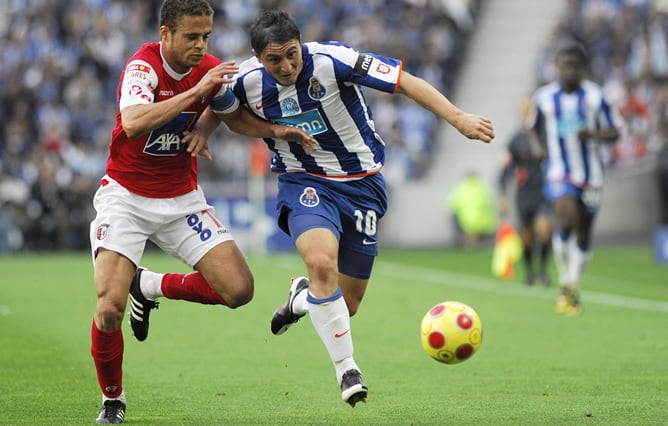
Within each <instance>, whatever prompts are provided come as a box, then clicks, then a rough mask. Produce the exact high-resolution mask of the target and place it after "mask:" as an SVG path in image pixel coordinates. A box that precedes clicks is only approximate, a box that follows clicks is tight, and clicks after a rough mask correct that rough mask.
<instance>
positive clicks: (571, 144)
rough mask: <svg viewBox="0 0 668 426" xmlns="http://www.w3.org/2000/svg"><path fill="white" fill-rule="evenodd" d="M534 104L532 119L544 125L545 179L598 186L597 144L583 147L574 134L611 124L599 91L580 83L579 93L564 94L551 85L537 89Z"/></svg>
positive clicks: (600, 180) (600, 167) (600, 181)
mask: <svg viewBox="0 0 668 426" xmlns="http://www.w3.org/2000/svg"><path fill="white" fill-rule="evenodd" d="M534 101H535V107H536V109H537V113H536V118H537V119H542V120H544V126H545V138H546V143H547V151H548V158H547V163H546V179H547V180H549V181H563V180H565V181H568V182H570V183H572V184H574V185H577V186H592V187H601V186H602V185H603V171H604V170H603V168H604V165H603V159H602V157H601V152H600V146H599V143H598V141H595V140H590V141H588V142H587V143H584V144H583V143H581V142H580V140H579V139H578V137H577V131H578V130H579V129H581V128H584V127H586V128H587V129H589V130H590V131H592V132H593V131H595V130H597V129H601V128H610V127H613V126H614V125H615V123H614V114H612V112H611V111H609V110H608V103H607V101H606V100H605V97H604V95H603V92H602V90H601V88H600V87H599V86H598V85H596V84H595V83H593V82H590V81H583V82H582V84H581V89H580V90H579V91H576V92H574V93H565V92H564V91H563V90H562V89H561V86H560V85H559V84H558V83H556V82H553V83H550V84H548V85H546V86H543V87H541V88H540V89H538V90H537V91H536V93H535V95H534ZM534 124H537V123H534Z"/></svg>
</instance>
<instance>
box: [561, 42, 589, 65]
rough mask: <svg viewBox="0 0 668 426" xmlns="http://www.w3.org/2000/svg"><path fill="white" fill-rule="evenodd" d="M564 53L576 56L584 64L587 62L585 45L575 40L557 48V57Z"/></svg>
mask: <svg viewBox="0 0 668 426" xmlns="http://www.w3.org/2000/svg"><path fill="white" fill-rule="evenodd" d="M563 55H573V56H576V57H577V58H578V59H579V60H580V61H581V62H582V63H583V64H586V63H587V51H586V50H585V48H584V46H583V45H582V44H580V43H578V42H575V41H567V42H564V43H562V44H561V45H559V47H558V48H557V57H560V56H563Z"/></svg>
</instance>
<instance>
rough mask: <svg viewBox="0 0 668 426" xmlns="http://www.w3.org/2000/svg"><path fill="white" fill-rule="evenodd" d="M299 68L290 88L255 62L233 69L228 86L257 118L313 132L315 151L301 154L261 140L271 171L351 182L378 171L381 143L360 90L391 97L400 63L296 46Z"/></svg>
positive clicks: (340, 47)
mask: <svg viewBox="0 0 668 426" xmlns="http://www.w3.org/2000/svg"><path fill="white" fill-rule="evenodd" d="M302 56H303V61H304V66H303V69H302V72H301V73H300V75H299V77H298V80H297V82H296V84H294V85H291V86H283V85H281V84H279V83H278V82H277V81H276V80H275V79H274V78H273V77H272V76H271V75H270V74H269V73H268V72H267V71H266V70H265V69H264V67H263V66H262V64H261V63H260V62H259V61H258V60H257V59H256V58H251V59H248V60H246V61H244V62H243V63H242V64H241V65H240V71H239V74H238V77H237V79H236V82H235V83H234V85H233V91H234V94H235V95H236V96H237V98H239V100H240V102H241V104H242V105H245V106H246V107H247V108H248V109H249V110H251V111H252V112H253V113H255V114H257V115H258V116H260V117H262V118H264V119H267V120H270V121H272V122H275V123H280V124H284V125H288V126H295V127H298V128H301V129H302V130H304V131H306V132H307V133H309V134H310V135H312V136H313V137H314V138H315V139H316V140H317V142H318V145H319V147H318V149H317V150H315V151H312V152H311V154H310V155H308V154H306V153H305V152H304V150H303V149H302V147H301V146H300V145H299V144H297V143H295V142H288V141H284V140H280V139H265V142H266V143H267V145H268V146H269V149H271V150H272V151H273V152H274V153H275V155H274V158H273V159H272V164H271V169H272V171H273V172H276V173H284V172H307V173H310V174H314V175H319V176H323V177H326V178H329V179H337V180H352V179H358V178H360V177H363V176H366V175H369V174H374V173H378V172H379V171H380V169H381V168H382V166H383V162H384V160H385V143H384V142H383V140H382V139H381V137H380V136H379V135H378V134H377V133H376V130H375V125H374V122H373V117H372V114H371V110H370V109H369V106H368V105H367V103H366V101H365V100H364V95H363V93H362V88H361V86H367V87H371V88H373V89H377V90H381V91H383V92H388V93H394V92H395V91H396V89H397V87H398V85H399V76H400V73H401V66H402V62H401V61H400V60H398V59H392V58H386V57H382V56H378V55H374V54H368V53H360V52H358V51H356V50H354V49H352V48H351V47H350V46H347V45H345V44H342V43H336V42H327V43H319V42H310V43H304V44H302Z"/></svg>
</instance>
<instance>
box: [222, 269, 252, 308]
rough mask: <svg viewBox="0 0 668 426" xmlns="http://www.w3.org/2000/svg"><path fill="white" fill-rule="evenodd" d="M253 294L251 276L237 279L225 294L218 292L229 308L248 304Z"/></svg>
mask: <svg viewBox="0 0 668 426" xmlns="http://www.w3.org/2000/svg"><path fill="white" fill-rule="evenodd" d="M254 292H255V282H254V279H253V276H252V275H250V276H243V277H237V278H236V279H235V281H234V282H233V283H231V285H230V286H228V289H227V290H226V291H225V292H220V293H221V296H222V297H223V298H224V299H225V302H227V306H228V307H229V308H232V309H234V308H238V307H240V306H243V305H245V304H247V303H248V302H250V301H251V300H252V299H253V295H254Z"/></svg>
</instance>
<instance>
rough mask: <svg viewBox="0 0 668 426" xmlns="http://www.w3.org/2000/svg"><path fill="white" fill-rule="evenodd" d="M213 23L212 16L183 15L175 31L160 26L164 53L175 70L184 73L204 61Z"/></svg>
mask: <svg viewBox="0 0 668 426" xmlns="http://www.w3.org/2000/svg"><path fill="white" fill-rule="evenodd" d="M212 25H213V23H212V18H211V17H210V16H183V17H182V18H180V19H179V20H178V23H177V24H176V28H175V29H174V31H173V32H172V29H170V28H167V27H165V26H162V27H160V40H161V41H162V54H163V55H164V56H165V59H166V60H167V63H168V64H169V66H171V67H172V68H173V69H174V71H176V72H178V73H181V74H183V73H186V72H188V70H189V69H190V68H192V67H196V66H198V65H199V64H200V63H201V62H202V59H203V58H204V55H205V54H206V49H207V45H208V43H209V35H210V34H211V27H212Z"/></svg>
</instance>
